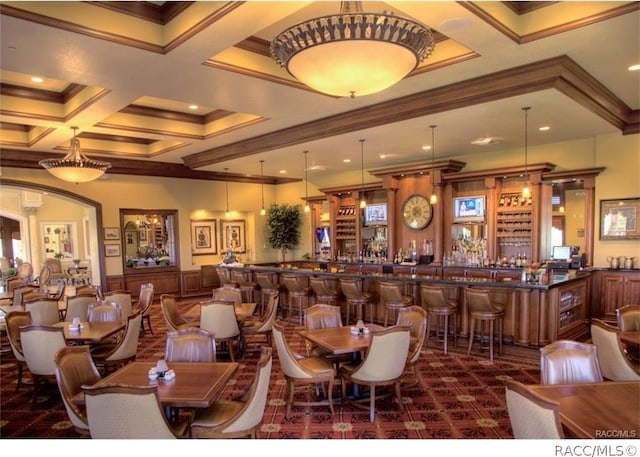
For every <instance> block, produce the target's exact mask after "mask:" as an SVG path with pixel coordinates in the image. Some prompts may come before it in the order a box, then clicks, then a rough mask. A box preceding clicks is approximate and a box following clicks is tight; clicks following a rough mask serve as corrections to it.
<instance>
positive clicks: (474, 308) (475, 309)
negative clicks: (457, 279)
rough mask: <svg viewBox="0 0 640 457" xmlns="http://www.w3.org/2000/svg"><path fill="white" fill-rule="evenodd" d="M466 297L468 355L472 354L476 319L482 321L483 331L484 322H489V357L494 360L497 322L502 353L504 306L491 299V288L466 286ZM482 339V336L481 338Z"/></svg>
mask: <svg viewBox="0 0 640 457" xmlns="http://www.w3.org/2000/svg"><path fill="white" fill-rule="evenodd" d="M464 298H465V301H466V303H467V309H468V310H469V348H468V349H467V355H469V354H471V346H472V345H473V336H474V331H475V326H476V321H480V327H481V333H482V327H484V325H483V324H484V323H488V324H489V359H490V360H491V361H492V362H493V339H494V330H495V323H496V322H497V324H498V331H499V336H498V344H499V347H500V354H502V322H503V320H504V307H503V306H502V305H499V304H497V303H493V302H492V301H491V297H490V295H489V290H487V289H473V288H471V287H466V288H465V289H464ZM480 340H481V341H482V337H481V338H480Z"/></svg>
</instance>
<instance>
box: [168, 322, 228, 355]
mask: <svg viewBox="0 0 640 457" xmlns="http://www.w3.org/2000/svg"><path fill="white" fill-rule="evenodd" d="M164 358H165V360H166V361H167V362H190V363H193V362H215V361H216V341H215V339H214V337H213V335H212V334H211V333H209V332H207V331H206V330H203V329H200V328H196V327H190V328H185V329H182V330H178V331H175V332H169V333H167V345H166V347H165V355H164Z"/></svg>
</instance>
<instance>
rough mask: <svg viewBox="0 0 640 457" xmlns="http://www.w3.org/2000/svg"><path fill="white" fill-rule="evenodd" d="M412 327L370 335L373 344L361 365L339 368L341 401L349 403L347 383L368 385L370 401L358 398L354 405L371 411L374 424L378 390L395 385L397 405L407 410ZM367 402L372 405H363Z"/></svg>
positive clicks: (394, 327) (401, 327)
mask: <svg viewBox="0 0 640 457" xmlns="http://www.w3.org/2000/svg"><path fill="white" fill-rule="evenodd" d="M410 339H411V338H410V330H409V327H404V326H395V325H394V326H391V327H386V328H385V329H383V330H375V331H373V332H371V344H370V345H369V349H368V350H367V352H366V354H365V356H364V359H363V360H362V363H360V364H358V363H345V364H343V365H341V366H340V371H339V375H340V379H341V386H342V401H343V402H346V401H347V388H346V386H347V383H356V384H359V385H365V386H369V389H370V394H369V398H364V399H356V400H353V401H351V403H352V404H353V405H354V406H356V407H360V408H365V409H368V410H369V420H370V421H371V422H373V421H374V420H375V414H376V408H375V406H376V399H377V398H381V396H380V395H378V396H376V388H377V387H378V386H394V387H395V395H396V398H397V400H398V405H400V406H401V407H402V408H405V406H404V403H402V393H401V391H400V390H401V389H400V387H401V380H402V374H403V372H404V369H405V366H406V363H407V358H408V355H409V344H410ZM363 401H368V402H369V404H368V406H367V405H364V404H362V402H363Z"/></svg>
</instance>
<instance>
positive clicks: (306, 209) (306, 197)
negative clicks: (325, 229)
mask: <svg viewBox="0 0 640 457" xmlns="http://www.w3.org/2000/svg"><path fill="white" fill-rule="evenodd" d="M308 153H309V151H304V212H305V213H308V212H309V211H311V207H310V206H309V181H308V180H307V170H308V168H307V154H308Z"/></svg>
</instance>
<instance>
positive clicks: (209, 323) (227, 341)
mask: <svg viewBox="0 0 640 457" xmlns="http://www.w3.org/2000/svg"><path fill="white" fill-rule="evenodd" d="M200 328H201V329H203V330H206V331H207V332H209V333H211V334H212V335H213V336H214V338H215V341H216V344H218V343H221V344H222V345H225V346H227V349H228V351H229V357H230V358H231V360H232V361H234V362H235V360H236V356H235V352H234V348H233V346H234V343H235V345H236V346H237V351H238V353H239V354H241V352H242V342H241V339H242V332H241V331H240V326H239V325H238V319H237V317H236V311H235V307H234V305H233V303H231V302H226V301H225V302H218V301H209V302H205V303H202V304H201V305H200ZM217 352H220V351H217Z"/></svg>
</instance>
